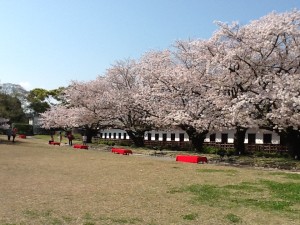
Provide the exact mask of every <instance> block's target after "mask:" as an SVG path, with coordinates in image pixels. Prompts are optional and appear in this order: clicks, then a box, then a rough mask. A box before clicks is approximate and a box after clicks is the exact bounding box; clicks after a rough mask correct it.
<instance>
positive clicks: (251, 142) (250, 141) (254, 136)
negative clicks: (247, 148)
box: [248, 134, 256, 145]
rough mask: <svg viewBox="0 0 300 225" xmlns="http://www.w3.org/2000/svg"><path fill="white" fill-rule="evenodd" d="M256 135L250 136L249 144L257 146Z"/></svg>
mask: <svg viewBox="0 0 300 225" xmlns="http://www.w3.org/2000/svg"><path fill="white" fill-rule="evenodd" d="M255 140H256V134H248V144H250V145H253V144H255Z"/></svg>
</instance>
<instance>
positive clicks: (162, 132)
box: [144, 130, 189, 141]
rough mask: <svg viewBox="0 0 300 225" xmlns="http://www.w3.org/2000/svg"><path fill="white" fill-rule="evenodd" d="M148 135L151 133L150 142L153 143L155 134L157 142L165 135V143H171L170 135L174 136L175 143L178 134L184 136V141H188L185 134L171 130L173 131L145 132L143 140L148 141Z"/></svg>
mask: <svg viewBox="0 0 300 225" xmlns="http://www.w3.org/2000/svg"><path fill="white" fill-rule="evenodd" d="M148 133H151V140H152V141H155V134H159V137H158V140H159V141H163V134H167V140H166V141H171V134H173V133H174V134H175V141H179V134H180V133H183V134H184V141H189V136H188V135H187V133H186V132H185V131H183V130H173V131H157V130H152V131H148V132H145V137H144V139H145V140H148Z"/></svg>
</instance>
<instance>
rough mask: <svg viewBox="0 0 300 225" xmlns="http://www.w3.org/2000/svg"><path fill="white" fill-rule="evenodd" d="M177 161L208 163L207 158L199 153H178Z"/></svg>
mask: <svg viewBox="0 0 300 225" xmlns="http://www.w3.org/2000/svg"><path fill="white" fill-rule="evenodd" d="M176 161H179V162H189V163H199V162H202V163H207V158H206V157H204V156H197V155H177V156H176Z"/></svg>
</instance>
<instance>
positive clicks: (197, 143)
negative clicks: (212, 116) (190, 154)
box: [180, 125, 208, 152]
mask: <svg viewBox="0 0 300 225" xmlns="http://www.w3.org/2000/svg"><path fill="white" fill-rule="evenodd" d="M180 127H181V129H182V130H184V131H185V132H186V133H187V134H188V135H189V139H190V140H191V142H192V150H194V151H197V152H201V151H202V150H203V143H204V139H205V138H206V134H207V133H208V131H203V132H198V131H197V130H196V129H195V128H194V127H191V126H186V125H181V126H180Z"/></svg>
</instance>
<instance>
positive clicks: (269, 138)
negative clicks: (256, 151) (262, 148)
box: [263, 134, 272, 144]
mask: <svg viewBox="0 0 300 225" xmlns="http://www.w3.org/2000/svg"><path fill="white" fill-rule="evenodd" d="M263 141H264V144H272V134H264V136H263Z"/></svg>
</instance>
